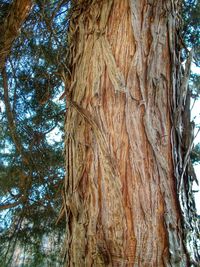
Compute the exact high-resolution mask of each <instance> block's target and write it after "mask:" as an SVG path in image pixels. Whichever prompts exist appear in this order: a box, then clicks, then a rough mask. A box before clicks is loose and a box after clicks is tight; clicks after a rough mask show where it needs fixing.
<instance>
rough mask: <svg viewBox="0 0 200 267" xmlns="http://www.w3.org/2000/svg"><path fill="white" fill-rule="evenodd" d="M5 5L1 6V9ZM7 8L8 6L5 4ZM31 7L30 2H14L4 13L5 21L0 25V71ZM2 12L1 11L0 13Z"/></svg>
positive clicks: (21, 0) (18, 0)
mask: <svg viewBox="0 0 200 267" xmlns="http://www.w3.org/2000/svg"><path fill="white" fill-rule="evenodd" d="M4 5H6V3H5V4H1V8H2V9H3V6H4ZM7 6H9V4H7ZM31 7H32V0H14V1H13V3H12V4H10V8H8V10H7V11H6V13H7V15H5V19H3V21H1V25H0V33H1V35H0V71H2V69H3V67H4V65H5V61H6V58H7V57H8V55H9V54H10V50H11V47H12V44H13V42H14V40H15V39H16V38H17V36H18V35H19V32H20V28H21V26H22V24H23V23H24V21H25V19H26V18H27V16H28V14H29V12H30V9H31ZM2 12H3V11H2Z"/></svg>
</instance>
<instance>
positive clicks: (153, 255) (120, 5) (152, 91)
mask: <svg viewBox="0 0 200 267" xmlns="http://www.w3.org/2000/svg"><path fill="white" fill-rule="evenodd" d="M78 2H79V3H78V4H77V5H76V6H75V7H74V11H73V14H72V18H71V22H70V30H69V38H70V40H69V43H70V52H71V76H70V81H69V90H68V92H67V100H68V101H67V105H68V111H67V118H66V126H65V130H66V164H67V176H66V180H65V202H66V203H65V204H66V213H67V222H68V230H67V233H68V236H67V266H80V267H82V266H87V267H89V266H135V267H136V266H148V267H149V266H152V267H155V266H159V267H161V266H173V267H174V266H180V267H183V266H188V259H187V254H186V252H185V249H184V245H183V240H182V230H181V212H180V207H179V202H178V196H177V191H176V185H177V184H176V178H175V175H174V164H173V157H172V155H173V152H174V151H173V149H174V148H173V147H172V139H171V136H172V126H173V125H172V106H173V101H176V100H174V98H173V97H174V84H175V83H176V80H175V79H176V77H175V76H173V74H174V69H175V68H176V66H175V65H174V64H175V63H174V61H173V56H174V55H175V56H176V52H175V50H176V49H177V47H176V42H175V37H174V36H175V23H176V22H177V21H178V17H177V16H178V15H177V7H176V6H175V5H173V1H169V0H167V1H145V0H143V1H141V0H123V1H122V0H109V1H106V0H105V1H103V0H102V1H97V0H90V1H89V0H82V1H78ZM176 2H177V1H176ZM173 53H174V55H173Z"/></svg>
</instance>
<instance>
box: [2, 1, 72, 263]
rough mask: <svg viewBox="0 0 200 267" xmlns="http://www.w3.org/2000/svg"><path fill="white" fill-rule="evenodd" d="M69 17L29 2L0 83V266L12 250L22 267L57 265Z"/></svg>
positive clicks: (62, 7)
mask: <svg viewBox="0 0 200 267" xmlns="http://www.w3.org/2000/svg"><path fill="white" fill-rule="evenodd" d="M1 2H2V1H1ZM1 4H2V3H0V5H1ZM68 10H69V3H68V1H50V0H48V1H47V0H45V1H39V0H38V1H36V3H35V5H34V8H33V9H32V11H31V13H30V15H29V17H28V19H27V21H26V22H25V24H24V25H23V28H22V29H21V34H20V36H19V37H18V39H17V40H16V41H15V43H14V46H13V48H12V52H11V54H10V57H9V59H8V61H7V65H6V69H5V72H6V76H3V74H2V75H1V76H0V106H1V113H0V225H1V228H0V238H1V242H0V259H1V261H0V265H1V266H12V264H13V262H14V261H15V260H16V259H15V258H16V253H17V251H18V250H19V251H21V254H22V255H23V257H22V256H20V257H21V258H23V259H21V261H23V263H24V266H44V264H48V266H51V264H52V262H54V264H55V265H54V266H56V264H57V263H58V264H59V262H60V261H61V248H62V242H63V232H64V222H62V221H61V222H60V223H59V224H58V225H56V223H55V222H56V219H57V216H58V213H59V209H60V208H61V204H62V197H61V192H62V183H63V178H64V158H63V140H62V139H63V138H62V136H63V127H64V126H63V124H64V111H65V103H64V101H59V96H60V95H61V94H62V93H63V91H64V83H63V80H62V73H63V71H64V70H65V68H67V58H66V55H67V36H66V33H67V27H68ZM5 80H6V81H5ZM5 83H6V84H7V89H6V88H5ZM6 90H7V91H8V95H9V99H8V100H6V97H5V95H6ZM7 106H9V107H10V110H11V113H12V116H9V112H8V109H7ZM13 131H14V132H15V134H13ZM16 137H17V140H18V141H17V142H16V140H15V139H16ZM17 144H18V145H17ZM19 144H20V149H19ZM47 246H48V249H45V247H47ZM56 262H57V263H56Z"/></svg>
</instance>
